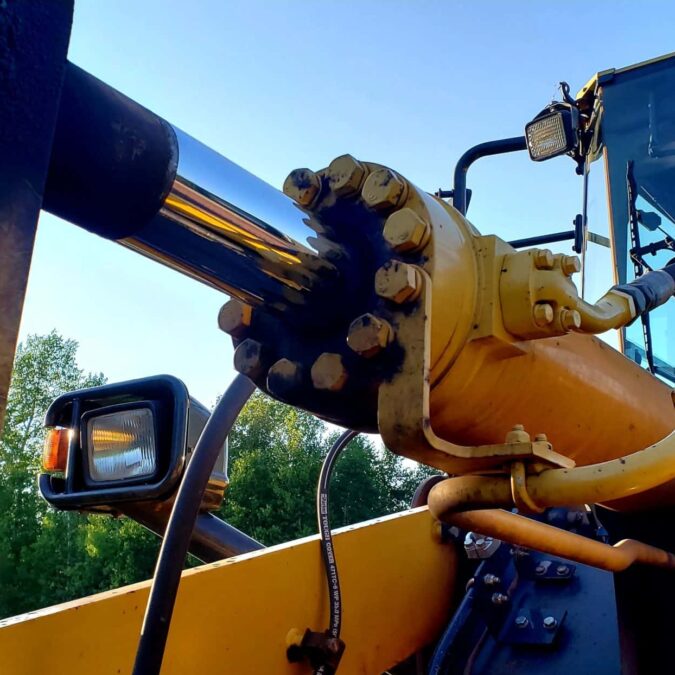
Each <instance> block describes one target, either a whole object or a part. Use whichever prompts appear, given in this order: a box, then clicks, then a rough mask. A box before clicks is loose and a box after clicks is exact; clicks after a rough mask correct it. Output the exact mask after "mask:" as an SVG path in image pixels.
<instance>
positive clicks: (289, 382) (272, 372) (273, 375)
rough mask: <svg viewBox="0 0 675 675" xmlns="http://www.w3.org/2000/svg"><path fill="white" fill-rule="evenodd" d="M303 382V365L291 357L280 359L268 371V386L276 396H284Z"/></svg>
mask: <svg viewBox="0 0 675 675" xmlns="http://www.w3.org/2000/svg"><path fill="white" fill-rule="evenodd" d="M301 384H302V366H301V365H300V364H299V363H297V362H295V361H291V360H290V359H285V358H284V359H279V360H278V361H277V362H276V363H275V364H274V365H272V367H271V368H270V369H269V371H268V372H267V388H268V389H269V391H270V393H272V394H274V395H275V396H279V397H282V398H283V397H284V396H287V395H288V394H291V393H292V392H293V391H295V390H297V389H298V388H299V387H300V385H301Z"/></svg>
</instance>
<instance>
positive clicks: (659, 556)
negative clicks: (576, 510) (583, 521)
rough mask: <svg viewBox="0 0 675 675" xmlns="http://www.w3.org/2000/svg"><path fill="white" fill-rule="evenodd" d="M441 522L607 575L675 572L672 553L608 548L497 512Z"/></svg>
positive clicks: (631, 543) (630, 545)
mask: <svg viewBox="0 0 675 675" xmlns="http://www.w3.org/2000/svg"><path fill="white" fill-rule="evenodd" d="M442 520H443V522H446V523H449V524H450V525H456V526H457V527H460V528H462V529H463V530H469V531H472V532H480V533H481V534H483V535H485V536H488V537H494V538H495V539H501V540H502V541H506V542H508V543H510V544H515V545H516V546H523V547H525V548H531V549H534V550H536V551H541V552H542V553H548V554H550V555H552V556H557V557H561V558H566V559H568V560H573V561H575V562H578V563H581V564H583V565H591V566H592V567H598V568H600V569H603V570H608V571H610V572H621V571H622V570H625V569H627V568H628V567H630V566H631V565H633V564H634V563H642V564H644V565H654V566H656V567H663V568H666V569H671V570H672V569H675V556H674V555H673V554H672V553H669V552H668V551H664V550H663V549H660V548H656V547H654V546H649V545H648V544H643V543H642V542H639V541H635V540H634V539H624V540H623V541H620V542H618V543H617V544H615V545H614V546H610V545H609V544H603V543H602V542H599V541H595V540H594V539H589V538H587V537H582V536H581V535H579V534H574V533H572V532H568V531H567V530H561V529H559V528H557V527H553V526H551V525H547V524H546V523H540V522H539V521H537V520H532V519H531V518H526V517H524V516H519V515H517V514H515V513H510V512H508V511H502V510H500V509H489V510H485V511H465V512H464V513H453V514H448V515H447V516H445V517H444V518H442Z"/></svg>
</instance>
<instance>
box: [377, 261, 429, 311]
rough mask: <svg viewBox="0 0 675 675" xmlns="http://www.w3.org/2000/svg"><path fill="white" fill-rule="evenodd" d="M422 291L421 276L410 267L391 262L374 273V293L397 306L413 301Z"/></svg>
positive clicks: (398, 262)
mask: <svg viewBox="0 0 675 675" xmlns="http://www.w3.org/2000/svg"><path fill="white" fill-rule="evenodd" d="M421 290H422V275H421V274H420V272H419V270H417V269H416V268H415V267H413V266H412V265H407V264H406V263H404V262H400V261H398V260H392V261H390V262H388V263H386V264H385V265H384V266H382V267H380V269H379V270H377V272H376V273H375V292H376V293H377V294H378V295H379V296H380V297H381V298H385V299H386V300H391V301H392V302H395V303H396V304H397V305H400V304H402V303H404V302H409V301H411V300H414V299H415V298H416V297H417V296H418V295H419V294H420V291H421Z"/></svg>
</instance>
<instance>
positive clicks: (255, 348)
mask: <svg viewBox="0 0 675 675" xmlns="http://www.w3.org/2000/svg"><path fill="white" fill-rule="evenodd" d="M263 351H264V349H263V346H262V345H261V344H260V342H258V341H257V340H252V339H251V338H247V339H246V340H244V341H242V342H240V343H239V345H237V348H236V349H235V350H234V368H235V370H236V371H237V372H238V373H241V374H242V375H246V377H248V378H250V379H251V380H256V379H258V378H259V377H260V376H261V375H262V374H263V373H264V372H265V364H264V362H263Z"/></svg>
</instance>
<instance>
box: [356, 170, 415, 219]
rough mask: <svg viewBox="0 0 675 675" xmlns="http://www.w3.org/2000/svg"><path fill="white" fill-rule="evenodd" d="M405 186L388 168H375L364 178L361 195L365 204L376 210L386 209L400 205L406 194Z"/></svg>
mask: <svg viewBox="0 0 675 675" xmlns="http://www.w3.org/2000/svg"><path fill="white" fill-rule="evenodd" d="M406 192H407V186H406V184H405V182H404V181H403V180H402V179H401V178H399V177H398V176H397V175H396V174H395V173H394V172H393V171H391V170H390V169H377V171H373V173H371V174H370V176H368V178H366V182H365V183H364V184H363V189H362V190H361V197H362V198H363V201H364V203H365V204H366V206H369V207H370V208H371V209H375V210H376V211H386V210H389V211H390V210H392V209H395V208H396V207H397V206H400V205H401V204H402V203H403V201H404V199H405V196H406Z"/></svg>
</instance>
